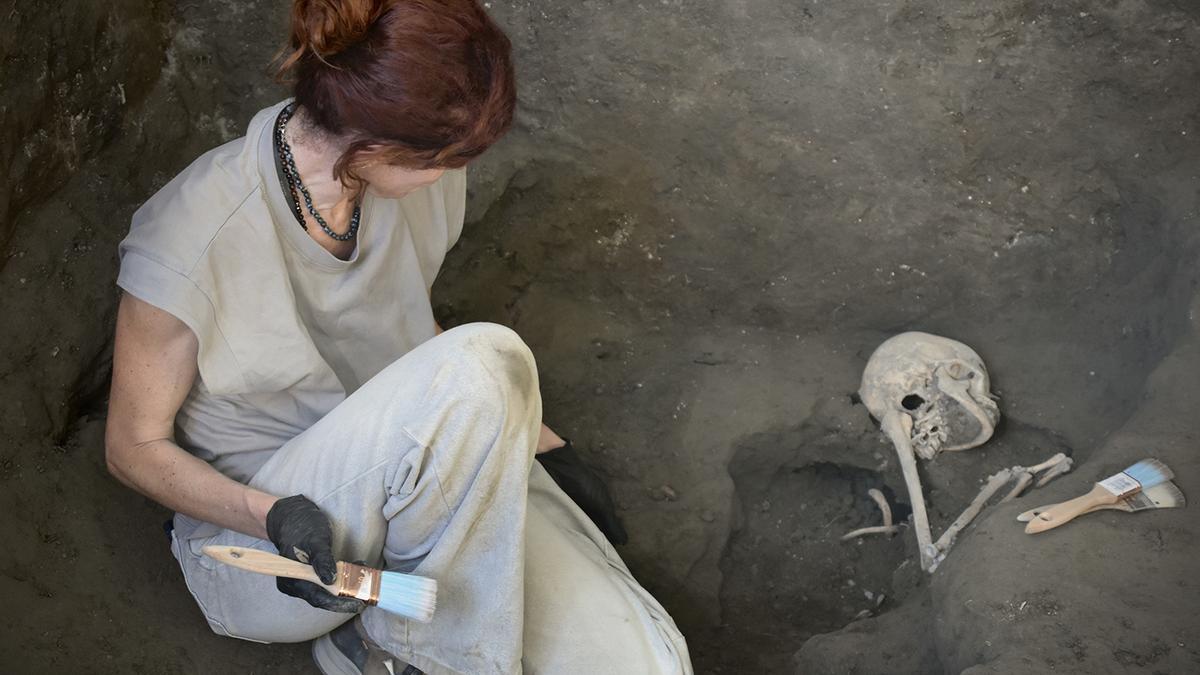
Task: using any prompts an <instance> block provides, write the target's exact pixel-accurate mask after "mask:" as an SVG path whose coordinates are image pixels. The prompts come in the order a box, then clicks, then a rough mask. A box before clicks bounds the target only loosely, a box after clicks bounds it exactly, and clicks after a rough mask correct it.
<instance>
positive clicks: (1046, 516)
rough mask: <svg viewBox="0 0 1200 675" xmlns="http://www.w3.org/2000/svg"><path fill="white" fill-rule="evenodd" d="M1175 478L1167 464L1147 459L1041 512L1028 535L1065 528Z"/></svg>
mask: <svg viewBox="0 0 1200 675" xmlns="http://www.w3.org/2000/svg"><path fill="white" fill-rule="evenodd" d="M1174 477H1175V474H1174V473H1172V472H1171V470H1170V469H1169V468H1167V465H1166V464H1163V463H1162V462H1160V461H1158V460H1157V459H1143V460H1142V461H1140V462H1138V463H1137V464H1134V465H1133V466H1131V467H1129V468H1128V469H1125V470H1124V471H1122V472H1121V473H1118V474H1116V475H1113V476H1109V477H1108V478H1105V479H1104V480H1102V481H1100V482H1099V483H1096V486H1095V487H1093V488H1092V490H1091V492H1088V493H1087V494H1085V495H1082V496H1079V497H1076V498H1075V499H1071V500H1069V501H1065V502H1062V503H1061V504H1053V505H1051V506H1049V507H1047V508H1046V509H1045V510H1044V511H1042V512H1041V513H1038V514H1037V515H1036V516H1034V518H1033V519H1032V520H1030V521H1029V523H1028V524H1027V525H1026V526H1025V532H1026V533H1028V534H1037V533H1038V532H1045V531H1046V530H1051V529H1054V528H1056V527H1058V526H1059V525H1064V524H1066V523H1069V522H1070V521H1072V520H1074V519H1075V518H1076V517H1077V516H1080V515H1083V514H1085V513H1087V512H1088V511H1091V510H1092V509H1095V508H1096V507H1098V506H1105V505H1110V504H1116V503H1118V502H1120V501H1121V500H1122V499H1125V498H1126V497H1131V496H1133V495H1135V494H1137V493H1139V492H1141V491H1142V490H1144V489H1146V488H1150V487H1154V486H1155V485H1159V484H1161V483H1164V482H1166V481H1169V480H1171V479H1172V478H1174Z"/></svg>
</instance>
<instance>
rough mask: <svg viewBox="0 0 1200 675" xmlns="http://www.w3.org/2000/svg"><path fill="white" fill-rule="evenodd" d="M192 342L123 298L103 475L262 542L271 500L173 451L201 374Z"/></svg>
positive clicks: (173, 324)
mask: <svg viewBox="0 0 1200 675" xmlns="http://www.w3.org/2000/svg"><path fill="white" fill-rule="evenodd" d="M197 349H198V344H197V341H196V336H195V334H194V333H192V331H191V329H190V328H188V327H187V324H185V323H183V322H182V321H180V320H179V319H177V318H176V317H174V316H172V315H171V314H169V313H168V312H165V311H163V310H161V309H159V308H157V307H155V306H153V305H151V304H149V303H147V302H144V301H142V300H139V299H138V298H136V297H134V296H132V295H129V294H125V295H123V296H122V297H121V304H120V308H119V309H118V311H117V334H116V343H115V346H114V348H113V381H112V394H111V396H110V398H109V404H108V425H107V428H106V429H105V438H104V441H105V457H106V459H107V461H108V470H109V471H110V472H111V473H112V475H113V476H115V477H116V478H117V480H119V481H121V482H122V483H124V484H125V485H128V486H129V487H131V488H133V489H134V490H137V491H138V492H140V493H142V494H143V495H146V496H147V497H149V498H151V499H153V500H154V501H156V502H158V503H159V504H162V505H163V506H166V507H167V508H169V509H172V510H174V511H178V512H180V513H184V514H186V515H188V516H191V517H193V518H199V519H200V520H204V521H207V522H210V523H215V524H217V525H220V526H222V527H226V528H229V529H231V530H237V531H238V532H242V533H244V534H248V535H251V536H254V537H261V538H264V539H265V538H266V536H267V533H266V518H267V511H268V510H270V508H271V506H272V505H273V504H274V503H275V501H276V499H277V498H276V497H275V496H272V495H269V494H267V493H265V492H262V491H259V490H255V489H252V488H249V487H247V486H245V485H242V484H241V483H239V482H237V481H235V480H233V479H231V478H228V477H226V476H224V475H223V474H221V473H220V472H219V471H217V470H216V469H214V468H212V467H211V466H209V465H208V463H207V462H204V461H203V460H201V459H198V458H196V457H195V456H193V455H192V454H191V453H189V452H187V451H186V450H184V449H183V448H180V447H179V446H178V445H176V444H175V439H174V432H175V413H176V412H178V411H179V407H180V406H181V405H183V401H184V399H185V398H186V397H187V395H188V392H189V391H190V390H191V388H192V384H193V382H194V381H195V379H196V376H197V373H198V370H197V367H196V353H197Z"/></svg>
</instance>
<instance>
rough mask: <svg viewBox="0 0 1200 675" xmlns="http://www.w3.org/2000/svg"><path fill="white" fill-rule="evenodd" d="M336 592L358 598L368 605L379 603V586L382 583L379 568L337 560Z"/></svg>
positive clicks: (343, 595) (347, 596)
mask: <svg viewBox="0 0 1200 675" xmlns="http://www.w3.org/2000/svg"><path fill="white" fill-rule="evenodd" d="M337 571H338V578H337V594H338V595H340V596H342V597H346V598H358V599H359V600H362V601H363V602H365V603H367V604H368V605H377V604H379V587H380V585H381V584H382V583H383V573H382V572H381V571H380V570H377V569H374V568H371V567H366V566H363V565H355V564H354V563H348V562H339V563H338V564H337Z"/></svg>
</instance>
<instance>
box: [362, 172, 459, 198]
mask: <svg viewBox="0 0 1200 675" xmlns="http://www.w3.org/2000/svg"><path fill="white" fill-rule="evenodd" d="M445 172H446V170H445V169H405V168H404V167H399V166H393V165H391V164H383V163H379V164H370V165H367V166H364V167H362V168H361V169H359V170H358V171H357V173H358V175H359V177H361V178H362V179H363V180H365V181H367V187H368V189H370V190H371V191H372V192H374V193H375V194H377V195H379V196H381V197H385V198H387V199H399V198H400V197H403V196H404V195H406V194H408V193H410V192H412V191H414V190H419V189H421V188H423V187H425V186H426V185H430V184H432V183H433V182H434V181H436V180H437V179H439V178H441V177H442V174H443V173H445Z"/></svg>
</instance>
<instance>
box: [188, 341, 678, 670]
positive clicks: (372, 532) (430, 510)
mask: <svg viewBox="0 0 1200 675" xmlns="http://www.w3.org/2000/svg"><path fill="white" fill-rule="evenodd" d="M540 422H541V397H540V395H539V393H538V382H537V369H536V367H535V365H534V361H533V356H532V355H531V354H530V352H529V349H528V348H527V347H526V346H525V344H524V343H523V342H522V341H521V339H520V338H519V337H518V336H517V335H516V334H515V333H513V332H512V331H510V330H508V329H507V328H503V327H501V326H497V325H493V324H469V325H466V326H460V327H458V328H455V329H453V330H450V331H447V332H445V333H443V334H441V335H439V336H438V337H436V338H434V339H432V340H429V341H428V342H426V343H424V344H422V345H421V346H419V347H417V348H416V349H414V350H413V351H411V352H409V353H408V354H406V355H404V356H403V357H402V358H400V359H398V360H397V361H396V362H394V363H393V364H391V365H390V366H388V367H387V368H385V369H384V370H383V371H381V372H380V373H379V374H377V375H376V376H375V377H374V378H372V379H371V380H370V381H369V382H367V383H366V384H365V385H363V386H362V388H360V389H359V390H358V391H356V392H355V393H354V394H352V395H351V396H349V397H348V398H347V399H346V400H345V401H344V402H343V403H342V404H341V405H339V406H338V407H337V408H335V409H334V410H333V411H332V412H330V413H329V414H328V415H326V416H325V417H324V418H322V419H321V420H320V421H319V422H317V424H315V425H313V427H312V428H310V429H308V430H307V431H305V432H304V433H302V434H300V435H299V436H297V437H296V438H294V439H292V440H291V441H289V442H288V443H287V444H286V445H284V446H283V447H282V448H280V449H279V450H278V451H277V452H276V453H275V454H274V455H273V456H272V457H271V459H270V460H269V461H268V462H267V463H266V464H265V465H264V466H263V468H262V469H261V470H260V471H259V472H258V473H257V474H256V475H255V476H254V478H253V480H252V481H251V484H252V485H253V486H255V487H257V488H260V489H262V490H265V491H267V492H270V493H272V494H277V495H284V496H286V495H292V494H297V493H299V494H304V495H306V496H307V497H309V498H310V499H312V500H313V501H315V502H316V503H317V504H319V505H320V506H321V509H322V511H324V512H325V513H326V514H327V515H328V516H329V517H330V520H331V521H332V523H333V531H334V550H335V553H337V555H338V557H339V558H340V559H342V560H351V561H353V560H363V561H367V562H369V563H372V564H382V565H384V566H385V567H386V568H387V569H392V570H401V571H406V572H412V573H414V574H420V575H424V576H429V577H433V578H435V579H437V581H438V608H437V612H436V614H435V615H434V618H433V621H432V622H431V623H428V624H422V623H418V622H415V621H409V620H406V619H403V618H399V617H396V616H393V615H390V614H387V613H385V612H383V611H381V610H379V609H377V608H373V607H372V608H368V609H367V610H366V611H365V612H364V614H363V622H364V625H365V627H366V629H367V633H368V634H369V636H370V637H371V639H372V640H374V641H375V642H377V643H378V644H379V645H381V646H382V647H383V648H385V649H387V650H388V651H389V652H391V653H392V654H393V655H394V656H396V657H397V658H399V659H401V660H403V661H406V662H408V663H411V664H413V665H414V666H416V667H418V668H420V669H421V670H423V671H424V672H426V673H429V674H430V675H440V674H442V673H455V674H464V675H465V674H470V675H483V674H486V673H504V674H508V673H521V672H526V673H563V674H571V675H586V674H589V673H614V674H615V673H621V674H629V673H638V674H653V673H691V664H690V661H689V659H688V652H687V646H686V644H685V642H684V639H683V636H682V635H681V634H680V632H679V630H678V629H677V628H676V626H675V623H674V621H672V620H671V617H670V616H669V615H668V614H667V612H666V611H665V610H664V609H663V608H662V606H661V605H660V604H659V603H658V602H657V601H656V600H655V599H654V598H653V597H652V596H651V595H650V594H649V593H648V592H646V591H645V589H643V588H642V587H641V585H639V584H638V583H637V581H636V580H635V579H634V578H633V577H632V576H631V575H630V573H629V570H628V569H627V568H626V567H625V564H624V563H623V562H622V561H621V559H620V557H618V556H617V553H616V551H614V550H613V548H612V546H610V545H609V543H608V541H607V539H605V537H604V535H603V534H601V532H600V531H599V530H598V529H597V528H596V527H595V525H594V524H593V523H592V522H591V521H590V520H589V519H588V518H587V516H586V515H584V514H583V512H582V511H581V510H580V509H579V508H578V507H577V506H576V505H575V504H574V503H573V502H572V501H571V500H570V498H568V497H567V496H566V495H565V494H563V492H562V490H560V489H559V488H558V486H557V485H555V483H554V481H553V480H552V479H551V478H550V477H549V475H548V474H546V472H545V470H543V469H542V467H541V465H540V464H538V463H537V462H534V461H533V454H534V448H535V446H536V442H537V437H538V430H539V427H540ZM208 544H227V545H237V546H251V547H255V548H260V549H263V550H268V551H272V552H273V551H274V547H273V546H272V545H271V543H270V542H267V541H263V540H260V539H256V538H253V537H249V536H247V535H244V534H240V533H237V532H233V531H229V530H222V529H220V528H218V527H216V526H214V525H211V524H209V523H200V522H197V521H194V520H191V519H188V518H186V517H184V516H176V530H175V538H174V543H173V544H172V548H173V550H174V552H175V555H176V557H177V558H178V559H179V562H180V566H181V567H182V569H183V573H184V577H185V579H186V581H187V585H188V588H189V589H190V590H191V592H192V594H193V595H194V596H195V598H196V601H197V603H199V605H200V608H201V610H202V611H203V612H204V614H205V616H206V617H207V619H208V622H209V625H210V626H212V628H213V630H214V631H216V632H217V633H220V634H223V635H229V636H232V637H238V638H243V639H247V640H257V641H262V642H299V641H303V640H309V639H312V638H315V637H317V636H319V635H322V634H324V633H326V632H328V631H330V630H332V629H333V628H335V627H337V626H338V625H340V624H341V623H342V622H344V621H346V620H347V619H348V618H350V617H349V615H346V614H335V613H332V612H326V611H323V610H319V609H315V608H313V607H311V606H309V605H308V604H307V603H305V602H304V601H302V600H298V599H295V598H291V597H289V596H286V595H283V594H282V593H280V592H278V591H277V590H276V588H275V580H274V578H273V577H266V576H260V575H256V574H251V573H248V572H243V571H241V570H237V569H235V568H232V567H228V566H225V565H222V564H220V563H216V562H214V561H212V560H210V559H209V558H207V557H205V556H203V555H202V554H201V553H200V549H201V547H203V546H206V545H208Z"/></svg>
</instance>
